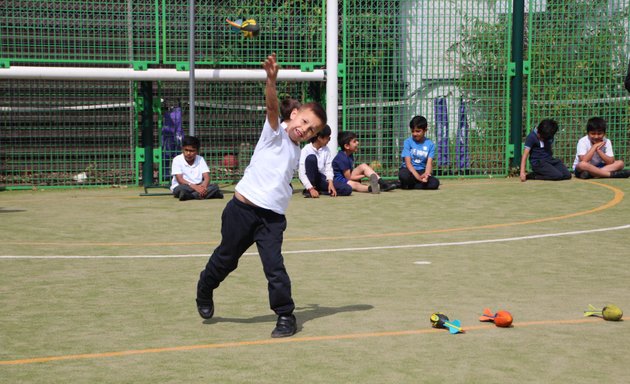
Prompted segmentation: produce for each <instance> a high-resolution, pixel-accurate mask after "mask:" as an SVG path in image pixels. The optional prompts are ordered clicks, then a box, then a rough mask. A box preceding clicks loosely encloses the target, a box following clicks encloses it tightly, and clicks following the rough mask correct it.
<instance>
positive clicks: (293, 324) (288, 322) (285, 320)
mask: <svg viewBox="0 0 630 384" xmlns="http://www.w3.org/2000/svg"><path fill="white" fill-rule="evenodd" d="M295 332H297V320H295V316H294V315H292V314H291V315H283V316H278V322H277V323H276V327H275V328H274V329H273V331H272V332H271V337H273V338H278V337H289V336H293V335H295Z"/></svg>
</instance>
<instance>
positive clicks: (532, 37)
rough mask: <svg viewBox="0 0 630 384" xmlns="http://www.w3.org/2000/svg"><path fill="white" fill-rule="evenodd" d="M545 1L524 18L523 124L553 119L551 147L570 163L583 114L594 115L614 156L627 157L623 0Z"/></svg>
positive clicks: (629, 119)
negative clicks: (528, 67) (603, 127)
mask: <svg viewBox="0 0 630 384" xmlns="http://www.w3.org/2000/svg"><path fill="white" fill-rule="evenodd" d="M547 3H548V4H547V6H546V7H545V8H544V9H543V8H539V9H537V11H538V12H530V13H529V18H528V30H529V40H528V45H527V55H528V56H527V58H528V60H529V62H530V63H531V70H530V73H529V76H528V80H529V82H528V87H527V90H528V98H527V101H528V103H527V108H526V110H527V111H528V112H529V114H528V115H527V116H528V118H527V123H528V124H527V125H528V128H532V127H534V126H535V125H536V124H538V122H539V121H540V120H542V119H544V118H554V119H556V120H557V121H558V123H559V125H560V131H559V133H558V135H557V136H556V143H555V148H556V151H555V153H556V154H557V155H558V156H559V157H560V158H561V159H562V160H563V161H564V163H565V164H567V165H568V166H571V165H572V164H573V160H574V157H575V151H576V145H577V141H578V140H579V139H580V137H582V136H584V135H586V122H587V120H588V119H589V118H591V117H595V116H599V117H602V118H604V119H605V120H606V121H607V123H608V131H607V136H608V138H609V139H610V140H611V141H612V144H613V148H614V152H615V157H617V158H621V159H624V161H625V162H626V163H628V162H630V157H629V156H630V152H629V150H630V115H629V114H628V106H629V105H630V97H628V92H627V91H626V90H625V89H624V87H623V78H624V75H625V73H626V68H627V65H628V50H627V46H628V2H627V1H622V0H609V1H564V2H547ZM530 7H532V9H533V6H531V5H530Z"/></svg>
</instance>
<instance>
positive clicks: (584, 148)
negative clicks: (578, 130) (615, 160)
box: [573, 135, 615, 170]
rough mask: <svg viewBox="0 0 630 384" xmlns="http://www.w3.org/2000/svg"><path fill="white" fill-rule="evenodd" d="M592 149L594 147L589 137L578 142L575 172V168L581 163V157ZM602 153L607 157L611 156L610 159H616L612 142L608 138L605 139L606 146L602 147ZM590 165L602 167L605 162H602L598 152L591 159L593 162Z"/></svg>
mask: <svg viewBox="0 0 630 384" xmlns="http://www.w3.org/2000/svg"><path fill="white" fill-rule="evenodd" d="M592 147H593V143H591V140H590V139H589V138H588V135H586V136H583V137H582V138H581V139H580V140H579V141H578V143H577V151H576V154H575V159H574V160H573V170H575V167H576V166H577V165H578V163H579V162H580V156H584V155H586V153H587V152H588V151H589V150H590V149H591V148H592ZM602 152H604V154H605V155H606V156H609V157H614V156H615V154H614V152H613V149H612V143H611V142H610V140H609V139H608V138H604V146H603V147H602ZM589 163H591V164H593V165H594V166H596V167H598V166H600V165H601V164H602V163H603V161H602V158H601V157H599V155H598V154H597V152H595V153H594V154H593V157H591V161H589Z"/></svg>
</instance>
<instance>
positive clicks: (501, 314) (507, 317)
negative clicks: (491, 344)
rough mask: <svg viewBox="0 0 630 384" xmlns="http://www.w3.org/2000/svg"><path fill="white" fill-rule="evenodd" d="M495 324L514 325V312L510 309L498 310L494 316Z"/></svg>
mask: <svg viewBox="0 0 630 384" xmlns="http://www.w3.org/2000/svg"><path fill="white" fill-rule="evenodd" d="M494 325H496V326H497V327H502V328H506V327H509V326H510V325H512V314H511V313H510V312H508V311H498V312H497V313H496V315H495V317H494Z"/></svg>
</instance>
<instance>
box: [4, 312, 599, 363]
mask: <svg viewBox="0 0 630 384" xmlns="http://www.w3.org/2000/svg"><path fill="white" fill-rule="evenodd" d="M597 321H603V319H599V318H582V319H569V320H543V321H527V322H521V323H514V324H513V326H515V327H529V326H537V325H564V324H583V323H594V322H597ZM491 328H496V327H495V326H494V325H493V324H484V325H474V326H471V327H465V328H464V330H465V331H466V332H469V331H477V330H486V329H491ZM443 332H445V330H443V329H435V328H425V329H415V330H407V331H388V332H367V333H354V334H345V335H343V334H342V335H328V336H304V337H289V338H282V339H263V340H245V341H233V342H225V343H215V344H198V345H182V346H178V347H163V348H147V349H135V350H127V351H114V352H101V353H84V354H75V355H59V356H47V357H33V358H26V359H17V360H0V365H25V364H34V363H50V362H55V361H64V360H65V361H68V360H84V359H98V358H107V357H121V356H132V355H147V354H152V353H165V352H187V351H194V350H204V349H221V348H235V347H246V346H259V345H274V344H280V343H284V344H286V343H303V342H312V341H330V340H357V339H366V338H370V337H392V336H408V335H422V334H429V333H443Z"/></svg>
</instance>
